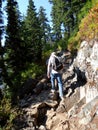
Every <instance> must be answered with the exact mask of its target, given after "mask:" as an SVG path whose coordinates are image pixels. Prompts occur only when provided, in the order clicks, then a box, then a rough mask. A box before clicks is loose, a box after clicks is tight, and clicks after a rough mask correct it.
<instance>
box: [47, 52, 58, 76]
mask: <svg viewBox="0 0 98 130" xmlns="http://www.w3.org/2000/svg"><path fill="white" fill-rule="evenodd" d="M55 57H56V58H58V57H57V56H56V55H54V54H51V56H50V58H49V61H48V66H47V75H50V74H51V73H52V74H56V73H58V71H56V70H54V69H53V68H55V67H56V64H55ZM53 66H54V67H53Z"/></svg>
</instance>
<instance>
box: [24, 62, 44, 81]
mask: <svg viewBox="0 0 98 130" xmlns="http://www.w3.org/2000/svg"><path fill="white" fill-rule="evenodd" d="M43 73H44V67H43V66H41V65H38V64H35V63H32V64H31V65H29V67H28V69H27V70H25V71H24V72H22V73H21V77H22V78H23V79H24V80H25V79H27V78H37V76H40V75H42V74H43Z"/></svg>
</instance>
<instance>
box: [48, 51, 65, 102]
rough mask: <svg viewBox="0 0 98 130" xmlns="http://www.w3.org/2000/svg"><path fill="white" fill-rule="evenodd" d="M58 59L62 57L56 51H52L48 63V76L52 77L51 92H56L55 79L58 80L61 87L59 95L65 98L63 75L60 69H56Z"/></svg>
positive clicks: (62, 98)
mask: <svg viewBox="0 0 98 130" xmlns="http://www.w3.org/2000/svg"><path fill="white" fill-rule="evenodd" d="M56 59H58V60H60V58H59V57H58V56H57V55H56V52H52V53H51V55H50V57H49V60H48V65H47V77H48V78H51V85H52V89H51V92H53V93H54V92H55V79H56V80H57V83H58V87H59V96H60V98H61V100H64V95H63V84H62V76H61V74H60V71H58V70H57V69H56Z"/></svg>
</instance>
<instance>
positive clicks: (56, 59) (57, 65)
mask: <svg viewBox="0 0 98 130" xmlns="http://www.w3.org/2000/svg"><path fill="white" fill-rule="evenodd" d="M55 64H56V67H54V68H53V69H54V70H56V71H59V70H61V69H63V64H62V62H60V61H59V59H58V58H56V57H55Z"/></svg>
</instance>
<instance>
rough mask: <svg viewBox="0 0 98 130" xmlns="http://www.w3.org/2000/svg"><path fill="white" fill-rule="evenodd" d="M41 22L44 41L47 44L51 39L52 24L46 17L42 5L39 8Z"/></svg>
mask: <svg viewBox="0 0 98 130" xmlns="http://www.w3.org/2000/svg"><path fill="white" fill-rule="evenodd" d="M38 17H39V22H40V27H41V33H42V43H43V46H45V45H46V43H47V42H49V40H50V31H51V28H50V25H49V23H48V22H49V21H48V18H47V17H46V13H45V9H44V8H43V7H42V6H41V7H40V9H39V16H38Z"/></svg>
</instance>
